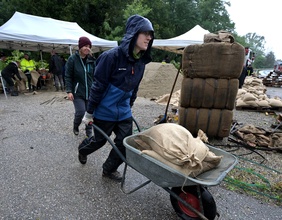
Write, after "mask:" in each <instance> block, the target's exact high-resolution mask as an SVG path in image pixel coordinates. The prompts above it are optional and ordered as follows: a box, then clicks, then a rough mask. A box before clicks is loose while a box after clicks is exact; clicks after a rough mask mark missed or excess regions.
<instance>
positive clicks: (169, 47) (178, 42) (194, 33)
mask: <svg viewBox="0 0 282 220" xmlns="http://www.w3.org/2000/svg"><path fill="white" fill-rule="evenodd" d="M208 33H209V31H208V30H206V29H203V28H202V27H201V26H200V25H196V26H195V27H193V28H192V29H191V30H189V31H187V32H186V33H184V34H182V35H179V36H177V37H173V38H170V39H163V40H161V39H155V40H154V42H153V47H154V48H157V49H161V50H166V51H170V52H174V53H178V54H181V53H182V52H183V49H184V48H185V47H186V46H188V45H191V44H202V43H203V41H204V35H205V34H208Z"/></svg>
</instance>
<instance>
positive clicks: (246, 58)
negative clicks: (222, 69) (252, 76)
mask: <svg viewBox="0 0 282 220" xmlns="http://www.w3.org/2000/svg"><path fill="white" fill-rule="evenodd" d="M248 59H249V47H245V60H244V64H243V69H242V72H241V75H240V77H239V89H241V88H242V86H243V84H244V81H245V78H246V76H247V74H248V73H247V65H248Z"/></svg>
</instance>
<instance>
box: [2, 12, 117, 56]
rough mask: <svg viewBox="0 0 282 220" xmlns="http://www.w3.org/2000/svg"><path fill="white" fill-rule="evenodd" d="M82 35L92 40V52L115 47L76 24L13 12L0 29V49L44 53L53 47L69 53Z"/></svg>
mask: <svg viewBox="0 0 282 220" xmlns="http://www.w3.org/2000/svg"><path fill="white" fill-rule="evenodd" d="M81 36H86V37H88V38H89V39H90V40H91V42H92V51H93V52H94V53H95V52H99V51H104V50H108V49H110V48H113V47H116V46H117V41H109V40H105V39H102V38H99V37H96V36H94V35H91V34H89V33H88V32H86V31H85V30H83V29H82V28H81V27H80V26H79V25H78V24H77V23H76V22H66V21H61V20H56V19H52V18H46V17H39V16H34V15H28V14H23V13H20V12H15V14H14V15H13V16H12V17H11V18H10V20H8V21H7V22H6V23H5V24H3V25H2V26H1V27H0V48H2V49H9V50H25V51H44V52H50V51H51V50H52V49H53V48H54V49H55V50H56V52H58V53H72V52H73V50H76V49H78V47H77V44H78V39H79V37H81Z"/></svg>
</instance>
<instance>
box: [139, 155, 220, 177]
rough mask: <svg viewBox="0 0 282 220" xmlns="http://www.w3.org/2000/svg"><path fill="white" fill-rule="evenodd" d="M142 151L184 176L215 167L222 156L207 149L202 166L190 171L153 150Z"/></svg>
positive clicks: (195, 174)
mask: <svg viewBox="0 0 282 220" xmlns="http://www.w3.org/2000/svg"><path fill="white" fill-rule="evenodd" d="M142 153H144V154H146V155H148V156H150V157H153V158H155V159H156V160H158V161H160V162H162V163H164V164H166V165H167V166H169V167H171V168H173V169H175V170H177V171H179V172H180V173H182V174H183V175H185V176H192V177H196V176H198V175H199V174H201V173H204V172H206V171H208V170H211V169H213V168H215V167H217V166H218V165H219V163H220V161H221V158H222V156H216V155H215V154H214V153H213V152H211V151H209V152H208V154H207V156H206V157H205V159H204V160H203V162H202V168H198V169H196V170H194V171H192V170H191V169H187V167H185V166H180V165H176V164H174V163H171V162H170V161H168V160H166V159H165V158H163V157H162V156H161V155H159V154H158V153H157V152H155V151H153V150H144V151H142Z"/></svg>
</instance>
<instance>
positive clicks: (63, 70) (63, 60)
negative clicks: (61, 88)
mask: <svg viewBox="0 0 282 220" xmlns="http://www.w3.org/2000/svg"><path fill="white" fill-rule="evenodd" d="M61 59H62V62H63V69H62V75H63V81H64V85H65V87H66V81H65V75H66V74H65V73H66V60H65V58H64V56H63V55H61Z"/></svg>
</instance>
